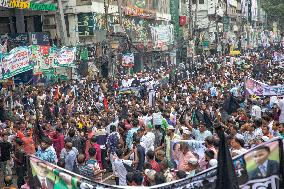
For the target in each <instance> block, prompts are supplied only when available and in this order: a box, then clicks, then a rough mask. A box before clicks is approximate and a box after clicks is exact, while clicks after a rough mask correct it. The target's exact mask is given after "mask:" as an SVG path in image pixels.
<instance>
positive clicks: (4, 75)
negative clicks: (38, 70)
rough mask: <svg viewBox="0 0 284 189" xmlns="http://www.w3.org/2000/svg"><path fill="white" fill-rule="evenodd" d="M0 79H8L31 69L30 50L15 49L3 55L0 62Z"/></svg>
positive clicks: (26, 48) (23, 48)
mask: <svg viewBox="0 0 284 189" xmlns="http://www.w3.org/2000/svg"><path fill="white" fill-rule="evenodd" d="M0 63H1V64H0V66H1V70H0V78H1V79H8V78H11V77H13V76H15V75H17V74H20V73H23V72H26V71H29V70H31V69H33V66H34V64H33V62H30V49H29V48H28V47H17V48H14V49H13V50H11V51H10V52H9V53H6V54H3V55H2V56H1V60H0Z"/></svg>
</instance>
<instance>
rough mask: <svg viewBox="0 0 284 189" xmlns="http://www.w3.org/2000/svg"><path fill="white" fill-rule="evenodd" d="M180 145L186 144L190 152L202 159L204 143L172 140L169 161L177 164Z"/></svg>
mask: <svg viewBox="0 0 284 189" xmlns="http://www.w3.org/2000/svg"><path fill="white" fill-rule="evenodd" d="M182 143H187V144H188V146H189V149H190V151H191V152H192V153H193V154H194V155H196V156H198V157H199V159H201V158H202V157H204V151H205V149H206V148H205V146H204V141H198V140H173V141H171V161H174V162H177V161H178V157H179V154H180V153H181V151H180V146H181V144H182Z"/></svg>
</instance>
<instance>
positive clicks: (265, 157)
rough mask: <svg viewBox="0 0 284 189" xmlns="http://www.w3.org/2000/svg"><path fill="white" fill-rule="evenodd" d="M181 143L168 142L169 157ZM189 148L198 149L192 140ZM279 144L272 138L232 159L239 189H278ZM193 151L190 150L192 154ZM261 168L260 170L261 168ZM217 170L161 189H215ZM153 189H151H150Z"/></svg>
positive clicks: (199, 174)
mask: <svg viewBox="0 0 284 189" xmlns="http://www.w3.org/2000/svg"><path fill="white" fill-rule="evenodd" d="M181 142H183V141H172V142H171V158H172V159H174V158H175V155H177V154H178V153H180V152H179V145H180V144H181ZM189 146H191V148H192V149H195V150H198V149H200V148H199V147H200V145H199V144H198V143H196V142H195V141H191V142H190V143H189ZM283 147H284V146H283V142H282V140H281V139H280V138H275V139H273V140H271V141H268V142H266V143H264V144H261V145H259V146H257V147H255V148H253V149H251V150H249V151H248V152H246V153H244V154H242V155H239V156H237V157H235V158H233V165H234V167H235V172H236V176H237V179H238V184H239V187H240V188H241V189H252V188H254V189H258V188H263V189H264V188H265V189H280V188H281V187H280V186H281V185H280V181H281V180H280V179H281V178H283V171H282V172H281V167H283V163H284V162H283V161H281V159H282V160H283ZM192 152H194V151H192ZM263 166H264V168H263ZM224 174H225V173H224ZM216 180H217V167H212V168H210V169H207V170H205V171H203V172H201V173H198V174H197V175H195V176H193V177H189V178H186V179H182V180H179V181H176V182H173V183H171V184H167V183H165V184H163V185H160V186H159V187H162V188H187V189H188V188H192V189H196V188H198V189H215V188H216ZM152 188H155V187H152Z"/></svg>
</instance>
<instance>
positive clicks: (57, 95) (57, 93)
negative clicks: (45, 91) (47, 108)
mask: <svg viewBox="0 0 284 189" xmlns="http://www.w3.org/2000/svg"><path fill="white" fill-rule="evenodd" d="M54 99H55V100H58V99H59V89H58V86H57V87H56V88H55V95H54Z"/></svg>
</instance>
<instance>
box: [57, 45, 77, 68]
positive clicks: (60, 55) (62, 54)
mask: <svg viewBox="0 0 284 189" xmlns="http://www.w3.org/2000/svg"><path fill="white" fill-rule="evenodd" d="M75 60H76V47H62V48H61V49H58V50H57V52H56V60H55V63H54V66H58V67H75Z"/></svg>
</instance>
